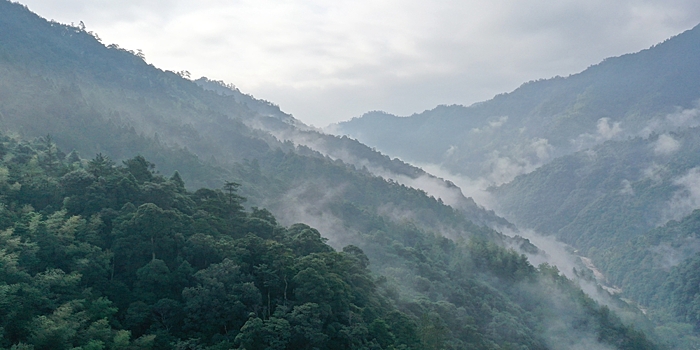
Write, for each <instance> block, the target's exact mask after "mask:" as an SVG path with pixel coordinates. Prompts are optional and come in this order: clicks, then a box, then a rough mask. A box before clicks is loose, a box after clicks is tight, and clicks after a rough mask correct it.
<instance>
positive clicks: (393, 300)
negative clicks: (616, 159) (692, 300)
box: [0, 1, 656, 349]
mask: <svg viewBox="0 0 700 350" xmlns="http://www.w3.org/2000/svg"><path fill="white" fill-rule="evenodd" d="M0 72H1V75H0V77H1V78H0V126H1V127H2V129H3V130H4V131H5V132H7V133H9V134H8V135H10V136H2V138H1V140H0V141H1V142H0V144H1V145H2V147H0V150H1V151H2V159H1V160H0V180H2V181H0V200H1V201H2V203H1V204H2V206H0V208H1V210H0V213H1V214H2V216H1V219H2V220H1V222H0V226H1V227H0V229H2V230H3V231H2V234H0V262H1V264H0V313H1V315H0V316H1V317H0V322H2V323H1V324H0V332H1V333H0V334H1V335H2V337H1V338H0V347H3V348H14V349H22V348H24V349H31V348H34V349H78V348H80V349H128V348H131V349H135V348H153V349H170V348H179V349H224V348H240V349H258V348H260V349H264V348H272V349H304V348H308V349H312V348H318V349H345V348H347V349H463V348H483V349H506V348H522V349H548V348H549V349H569V348H572V347H574V346H579V345H581V344H582V345H583V346H586V347H603V348H608V347H615V348H621V349H647V348H649V349H651V348H656V346H655V345H654V344H652V343H651V342H649V341H648V340H647V338H646V336H645V335H644V334H643V333H641V332H640V331H637V330H635V329H634V328H633V327H632V326H630V324H634V326H636V327H638V328H640V329H644V330H649V329H648V324H646V323H645V320H644V318H643V317H641V314H640V313H636V314H635V313H634V312H633V311H634V310H629V309H624V308H625V306H624V305H623V304H614V303H611V307H612V309H609V308H608V307H601V306H600V305H599V304H598V303H596V302H595V301H594V300H593V299H591V298H590V297H588V296H586V295H585V294H584V293H583V292H582V291H581V290H580V289H579V287H578V286H577V284H576V283H574V282H572V281H570V280H567V279H566V278H564V277H562V276H561V275H560V274H559V272H558V271H557V269H556V268H554V267H552V266H549V265H546V264H543V265H540V266H538V267H535V266H533V265H531V264H530V263H529V262H528V261H527V258H526V257H525V256H524V255H522V254H520V252H518V251H516V250H513V249H508V248H507V247H513V248H516V249H522V250H523V251H529V252H531V253H532V252H535V254H536V252H537V249H536V248H535V247H533V246H532V245H531V244H530V243H529V242H528V241H527V240H524V239H522V238H518V237H515V238H512V237H507V236H504V235H502V234H501V233H499V232H497V231H494V230H493V229H491V228H488V227H486V226H484V224H489V225H498V226H509V225H510V224H509V223H508V222H507V221H505V220H503V219H501V218H499V217H497V216H496V215H495V214H494V213H493V212H488V211H486V210H483V209H482V208H480V207H478V206H477V205H476V204H475V203H474V202H473V201H470V200H468V199H466V198H464V197H463V196H461V193H460V192H459V190H458V189H457V188H456V186H454V185H452V184H450V183H449V182H446V181H444V180H440V179H437V178H435V177H431V176H430V175H428V174H426V173H425V172H423V171H422V170H420V169H418V168H415V167H412V166H410V165H408V164H405V163H402V162H400V161H398V160H395V159H394V160H392V159H390V158H388V157H386V156H383V155H381V154H379V153H377V152H375V151H373V150H372V149H370V148H368V147H367V146H365V145H362V144H360V143H359V142H357V141H354V140H350V139H348V138H337V137H332V136H328V135H324V134H322V133H320V132H318V131H315V130H312V129H310V128H308V127H305V126H304V125H303V124H301V123H299V122H298V121H296V120H295V119H293V118H292V117H291V116H289V115H287V114H285V113H283V112H282V111H280V110H279V108H278V107H276V106H275V105H273V104H271V103H268V102H265V101H260V100H256V99H254V98H252V97H251V96H248V95H245V94H243V93H241V92H240V91H238V90H236V89H235V88H233V87H231V86H226V85H225V84H221V83H217V82H216V81H211V80H208V79H202V80H199V81H196V82H195V81H191V80H189V79H186V77H183V76H181V75H179V74H176V73H173V72H167V71H161V70H159V69H157V68H155V67H153V66H151V65H149V64H147V63H146V62H145V60H144V57H143V56H142V55H141V54H140V52H138V51H137V52H132V51H128V50H125V49H122V48H120V47H118V46H117V45H109V46H104V45H103V44H102V43H101V42H100V41H99V40H98V39H97V37H96V35H95V34H93V33H90V32H88V31H87V30H86V29H85V28H82V27H74V26H67V25H63V24H59V23H55V22H48V21H45V20H43V19H41V18H40V17H38V16H37V15H35V14H33V13H31V12H30V11H28V10H27V9H26V8H25V7H23V6H21V5H19V4H15V3H11V2H8V1H0ZM61 149H64V150H70V152H63V151H61ZM66 153H68V154H66ZM81 154H82V155H86V158H87V159H81V157H80V155H81ZM95 154H96V155H95ZM151 162H153V163H155V164H158V168H157V170H156V168H155V167H154V165H153V163H151ZM117 164H119V165H117ZM176 171H177V172H176ZM161 173H162V174H167V175H170V174H173V175H172V176H163V175H161ZM376 174H380V175H384V176H385V177H389V178H393V179H395V180H387V179H386V178H382V177H378V176H376ZM417 180H427V181H432V183H433V184H438V185H439V186H440V188H442V189H445V190H446V191H447V192H445V193H449V194H451V195H452V196H453V197H450V201H451V202H454V203H456V204H457V205H456V207H455V208H453V207H450V206H448V205H446V204H445V203H443V200H441V199H437V198H435V197H432V196H429V195H428V194H427V193H426V192H424V191H421V190H417V189H414V188H411V187H408V186H406V185H403V184H401V183H410V182H411V181H417ZM399 182H401V183H399ZM202 186H204V187H205V188H201V189H200V187H202ZM207 187H208V188H207ZM217 188H222V189H217ZM441 196H443V195H441ZM243 197H247V201H246V202H244V201H243ZM444 197H445V201H447V200H448V199H447V198H448V196H447V195H444ZM263 206H264V207H267V208H268V209H269V211H268V209H261V207H263ZM298 222H304V223H305V224H297V223H298ZM312 226H313V227H316V228H317V229H318V230H316V229H314V228H312ZM326 239H327V240H328V241H326ZM326 243H328V245H327V244H326ZM341 250H342V252H338V251H341ZM613 304H614V305H613ZM611 310H613V311H611ZM618 310H625V311H626V312H627V313H628V316H625V317H626V318H625V322H624V323H623V322H622V321H621V320H620V318H618V317H617V316H616V314H615V312H614V311H618ZM650 334H652V333H650Z"/></svg>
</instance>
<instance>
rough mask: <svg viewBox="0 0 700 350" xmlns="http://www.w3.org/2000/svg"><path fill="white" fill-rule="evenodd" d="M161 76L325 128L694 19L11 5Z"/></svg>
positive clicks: (504, 79)
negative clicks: (236, 93)
mask: <svg viewBox="0 0 700 350" xmlns="http://www.w3.org/2000/svg"><path fill="white" fill-rule="evenodd" d="M21 2H22V3H24V4H27V5H28V6H29V7H30V9H32V10H33V11H36V12H37V13H39V14H40V15H42V16H44V17H47V18H49V19H56V20H58V21H61V22H66V23H70V22H75V23H77V22H78V21H84V22H85V24H86V25H87V27H88V30H93V31H95V32H97V33H98V34H99V35H100V36H101V37H102V38H103V39H104V41H105V43H107V44H109V43H117V44H119V45H120V46H122V47H125V48H128V49H142V50H143V51H144V53H145V54H146V58H147V60H148V61H149V62H151V63H154V64H155V65H156V66H158V67H161V68H163V69H170V70H184V69H186V70H189V71H190V72H192V74H193V76H194V77H198V76H200V75H206V76H208V77H211V78H214V79H223V80H225V81H227V82H229V83H233V84H235V85H237V86H238V87H239V88H241V89H242V90H243V91H244V92H247V93H252V94H253V95H255V96H257V97H260V98H264V99H267V100H271V101H273V102H275V103H277V104H279V105H280V106H281V107H282V109H284V110H286V111H288V112H291V113H293V114H294V115H295V116H296V117H298V118H300V119H302V120H304V121H306V122H310V123H313V124H316V125H319V126H321V125H325V124H329V123H330V122H334V121H338V120H341V119H348V118H349V117H352V116H357V115H359V114H361V113H363V112H365V111H368V110H376V109H382V110H386V111H388V112H391V113H395V114H401V115H407V114H411V113H413V112H417V111H421V110H424V109H428V108H433V107H434V106H435V105H438V104H452V103H462V104H470V103H473V102H477V101H481V100H485V99H488V98H490V97H492V96H493V95H495V94H497V93H501V92H505V91H509V90H512V89H514V88H515V87H517V86H518V85H520V84H521V83H522V82H524V81H528V80H533V79H538V78H547V77H551V76H554V75H567V74H570V73H575V72H578V71H580V70H583V69H585V68H586V67H587V66H589V65H591V64H595V63H597V62H599V61H601V60H602V59H603V58H605V57H609V56H613V55H620V54H624V53H628V52H633V51H637V50H640V49H643V48H646V47H648V46H651V45H653V44H655V43H658V42H660V41H662V40H664V39H666V38H668V37H669V36H672V35H674V34H677V33H679V32H681V31H682V30H685V29H689V28H690V27H692V26H694V25H695V24H697V23H698V21H699V20H700V3H697V2H696V1H690V0H671V1H661V0H651V1H645V2H631V1H622V2H610V1H603V0H592V1H574V0H565V1H558V2H551V1H545V0H530V1H516V0H496V1H490V0H467V1H457V0H448V1H442V2H425V1H417V0H408V1H399V0H384V1H368V0H360V1H349V0H339V1H333V2H325V1H320V0H304V1H302V0H291V1H287V0H285V1H282V0H255V1H253V0H236V1H228V0H208V1H196V2H194V1H185V0H154V1H147V2H143V1H136V0H124V1H107V0H54V1H45V0H22V1H21Z"/></svg>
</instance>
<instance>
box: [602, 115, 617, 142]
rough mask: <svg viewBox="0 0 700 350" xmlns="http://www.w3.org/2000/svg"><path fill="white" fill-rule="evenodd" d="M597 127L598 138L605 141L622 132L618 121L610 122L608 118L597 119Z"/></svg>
mask: <svg viewBox="0 0 700 350" xmlns="http://www.w3.org/2000/svg"><path fill="white" fill-rule="evenodd" d="M596 128H597V129H598V135H597V136H598V140H600V141H607V140H610V139H612V138H613V137H615V136H617V135H618V134H619V133H621V132H622V127H620V122H613V123H612V124H610V118H600V119H598V124H597V125H596Z"/></svg>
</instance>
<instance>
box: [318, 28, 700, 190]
mask: <svg viewBox="0 0 700 350" xmlns="http://www.w3.org/2000/svg"><path fill="white" fill-rule="evenodd" d="M699 41H700V27H695V28H693V29H692V30H688V31H686V32H684V33H682V34H679V35H677V36H675V37H673V38H671V39H668V40H666V41H665V42H663V43H660V44H658V45H655V46H653V47H651V48H649V49H647V50H643V51H641V52H638V53H634V54H627V55H623V56H620V57H613V58H608V59H606V60H604V61H603V62H601V63H599V64H596V65H593V66H591V67H589V68H588V69H586V70H585V71H583V72H581V73H578V74H574V75H571V76H568V77H555V78H552V79H544V80H538V81H530V82H527V83H525V84H523V85H522V86H520V87H519V88H518V89H516V90H514V91H513V92H510V93H504V94H499V95H497V96H495V97H494V98H493V99H491V100H488V101H485V102H480V103H476V104H474V105H471V106H469V107H465V106H459V105H452V106H439V107H437V108H435V109H432V110H429V111H425V112H422V113H419V114H414V115H411V116H408V117H398V116H393V115H389V114H387V113H383V112H370V113H367V114H365V115H363V116H361V117H358V118H354V119H352V120H350V121H347V122H341V123H338V124H335V125H331V126H330V127H329V128H328V130H329V131H331V132H333V133H335V134H338V135H348V136H350V137H352V138H356V139H357V140H359V141H361V142H363V143H365V144H367V145H370V146H373V147H376V148H377V149H378V150H380V151H382V152H384V153H386V154H390V155H392V156H398V157H400V158H401V159H403V160H406V161H409V162H416V163H419V164H426V163H432V164H440V165H442V166H444V167H445V168H446V169H449V170H450V171H451V172H453V173H455V174H461V175H466V176H469V177H471V178H486V179H488V180H490V181H491V182H492V183H495V184H501V183H505V182H509V181H510V180H512V179H513V178H514V177H515V176H517V175H519V174H524V173H528V172H531V171H533V170H534V169H536V168H537V167H539V166H541V165H542V164H545V163H547V162H549V161H551V160H553V159H555V158H556V157H558V156H562V155H566V154H570V153H572V152H575V151H578V150H582V149H586V148H589V147H591V146H594V145H596V144H600V143H603V142H605V141H607V140H616V139H625V138H627V137H630V136H647V135H649V134H650V133H652V132H658V133H661V132H664V131H673V130H675V129H676V128H678V127H685V126H694V125H700V119H698V117H697V112H696V109H695V108H696V107H697V105H698V104H697V103H698V99H699V98H700V79H698V77H700V63H699V62H698V57H700V45H698V42H699Z"/></svg>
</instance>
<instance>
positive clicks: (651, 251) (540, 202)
mask: <svg viewBox="0 0 700 350" xmlns="http://www.w3.org/2000/svg"><path fill="white" fill-rule="evenodd" d="M698 169H700V130H699V129H698V128H697V127H695V128H687V129H683V130H678V131H676V132H670V133H664V134H660V135H659V134H652V135H650V136H649V137H646V138H642V137H637V138H634V139H630V140H626V141H614V142H613V141H609V142H606V143H604V144H602V145H600V146H597V147H594V148H592V149H589V150H586V151H581V152H578V153H575V154H573V155H570V156H565V157H561V158H559V159H556V160H554V161H552V162H551V163H549V164H547V165H545V166H543V167H541V168H539V169H537V170H536V171H534V172H532V173H530V174H527V175H522V176H519V177H517V178H516V179H515V180H514V181H513V182H511V183H508V184H505V185H502V186H500V187H498V188H495V189H493V191H492V192H493V193H494V195H495V197H496V198H497V202H498V203H499V205H500V207H501V210H502V212H503V213H504V214H506V215H507V217H509V218H511V219H512V220H514V221H515V222H516V223H517V224H518V225H519V226H520V227H528V228H533V229H535V230H537V231H539V232H541V233H544V234H552V235H555V236H556V237H557V238H559V239H561V240H562V241H564V242H566V243H568V244H571V245H572V246H573V247H575V248H577V249H579V250H580V251H581V253H582V254H583V255H586V256H589V257H590V258H592V259H593V260H594V261H595V263H596V265H597V266H598V267H600V268H601V269H602V271H603V272H604V273H605V274H606V276H607V278H608V279H609V283H611V284H614V285H616V286H618V287H620V288H621V289H622V295H624V296H625V297H627V298H629V299H631V300H633V301H635V302H636V303H639V304H640V305H642V307H645V308H649V309H650V310H651V312H653V314H652V315H653V316H654V317H656V321H658V322H660V323H661V324H665V323H673V322H675V323H679V324H680V323H686V322H687V323H689V327H690V329H694V330H695V332H698V331H700V321H699V319H698V318H697V316H696V314H695V311H692V310H696V309H695V306H694V305H695V304H694V303H695V301H694V300H695V298H697V297H698V296H700V291H698V289H697V287H695V286H694V285H695V284H694V283H695V282H694V281H697V279H698V277H699V276H700V275H699V274H698V270H697V269H696V268H695V267H696V265H697V256H698V253H700V244H699V243H700V241H699V240H698V239H699V238H698V236H697V235H698V229H700V226H698V211H697V209H698V208H699V207H700V197H699V194H700V192H698V183H700V173H699V172H698ZM669 220H670V221H669ZM676 326H677V327H680V325H676ZM681 328H682V327H681ZM686 333H687V331H686ZM696 334H697V333H696Z"/></svg>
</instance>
